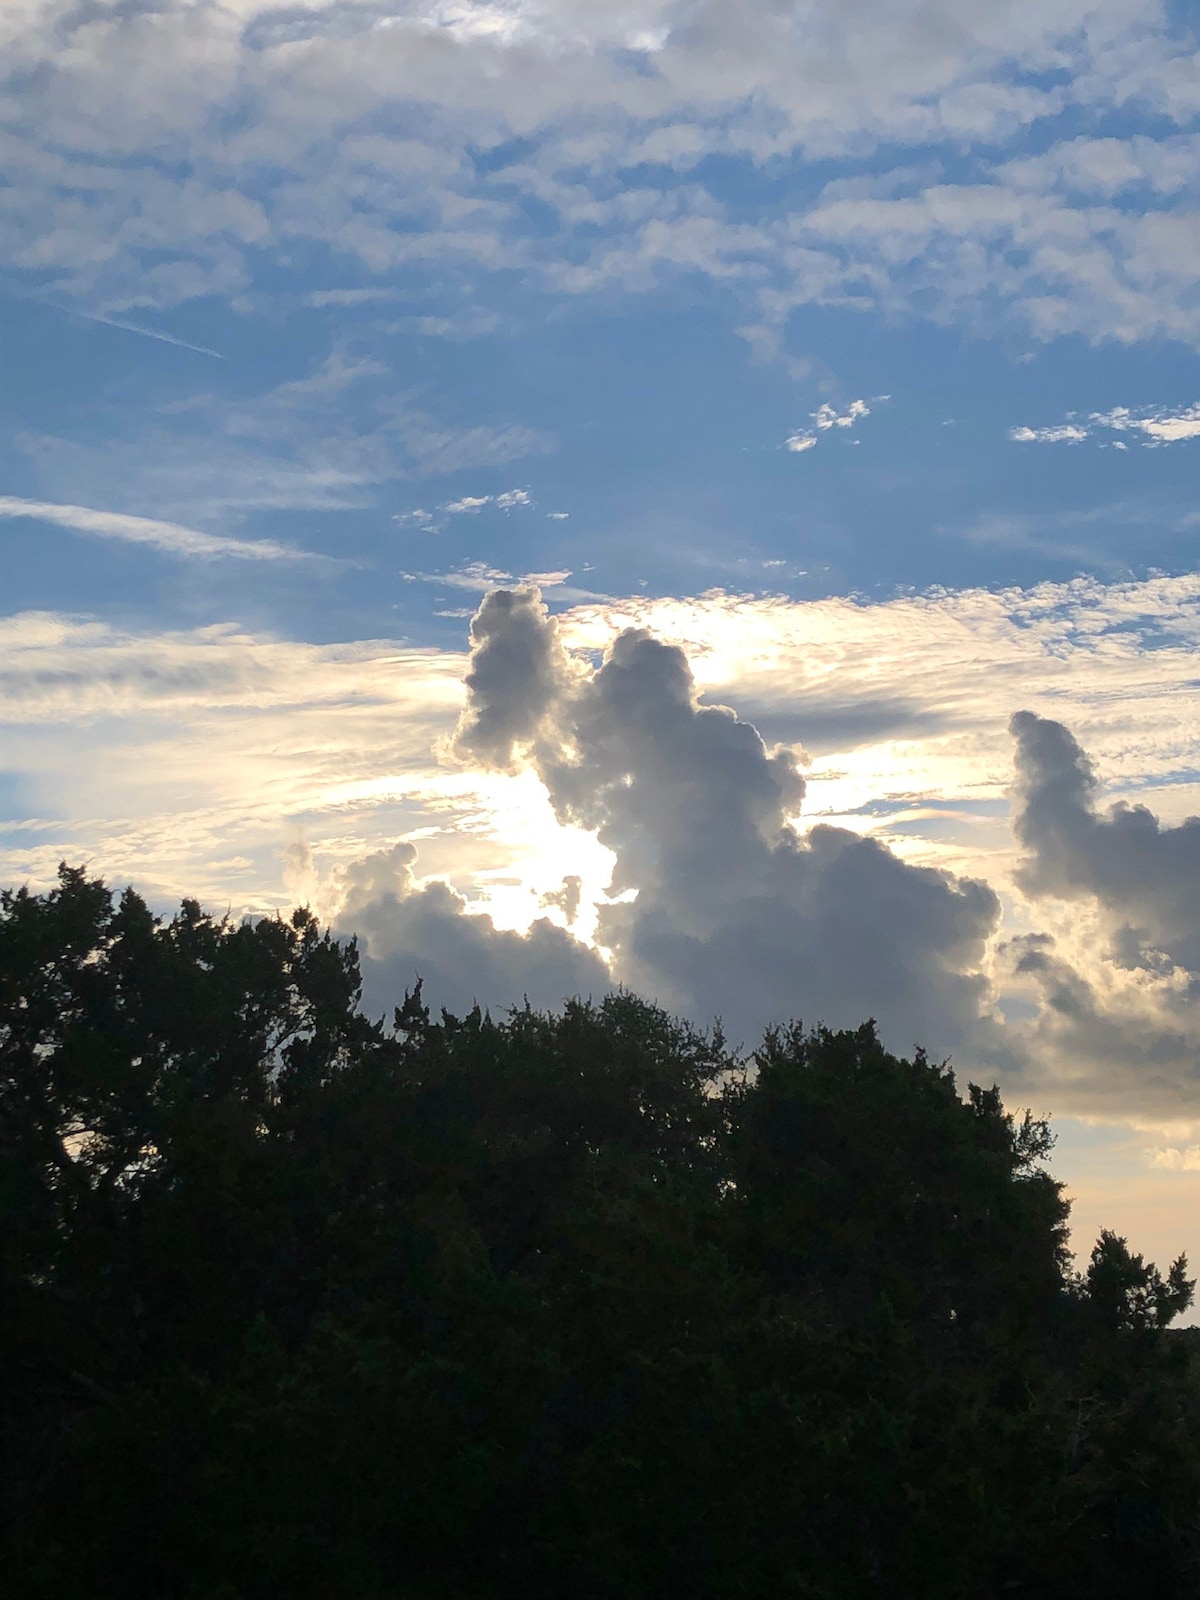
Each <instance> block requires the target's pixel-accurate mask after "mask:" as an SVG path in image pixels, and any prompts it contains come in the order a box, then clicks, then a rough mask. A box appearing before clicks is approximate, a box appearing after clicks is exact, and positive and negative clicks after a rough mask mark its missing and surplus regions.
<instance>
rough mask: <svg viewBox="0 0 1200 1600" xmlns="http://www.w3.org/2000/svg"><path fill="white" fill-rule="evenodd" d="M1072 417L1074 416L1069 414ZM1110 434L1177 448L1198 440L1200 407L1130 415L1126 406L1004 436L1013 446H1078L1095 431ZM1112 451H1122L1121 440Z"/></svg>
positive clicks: (1149, 409)
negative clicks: (1179, 445) (1126, 434)
mask: <svg viewBox="0 0 1200 1600" xmlns="http://www.w3.org/2000/svg"><path fill="white" fill-rule="evenodd" d="M1069 415H1071V416H1072V417H1074V413H1073V412H1071V413H1069ZM1100 429H1104V430H1107V431H1109V432H1112V433H1133V434H1141V435H1142V440H1141V442H1142V443H1143V444H1145V445H1148V446H1151V447H1154V446H1158V445H1164V444H1179V443H1181V442H1183V441H1184V440H1188V439H1200V404H1196V405H1192V406H1182V407H1180V408H1178V409H1177V410H1172V409H1171V408H1169V407H1162V406H1159V407H1155V406H1146V407H1143V408H1141V410H1140V411H1138V412H1135V411H1131V410H1130V409H1129V407H1128V406H1115V407H1114V408H1113V409H1112V410H1111V411H1093V412H1091V413H1090V415H1089V416H1088V418H1087V420H1086V422H1079V421H1071V422H1065V423H1059V424H1058V425H1056V426H1053V427H1048V428H1029V427H1020V428H1010V429H1009V430H1008V436H1009V438H1010V439H1012V440H1014V441H1015V442H1016V443H1017V444H1079V443H1081V442H1082V441H1083V440H1084V439H1087V438H1090V437H1091V436H1092V435H1093V434H1094V433H1096V432H1097V430H1100ZM1114 448H1116V449H1119V450H1124V449H1125V445H1124V443H1123V442H1122V441H1121V440H1117V441H1115V442H1114Z"/></svg>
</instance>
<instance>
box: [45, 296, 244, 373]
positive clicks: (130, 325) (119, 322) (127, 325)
mask: <svg viewBox="0 0 1200 1600" xmlns="http://www.w3.org/2000/svg"><path fill="white" fill-rule="evenodd" d="M43 304H45V305H49V304H51V302H50V301H48V300H47V301H44V302H43ZM57 309H58V310H60V311H67V312H68V314H69V315H70V316H73V317H83V318H85V319H86V320H87V321H88V322H102V323H103V324H104V326H105V327H106V328H122V329H124V331H125V332H126V333H140V334H141V335H142V336H143V337H144V338H146V339H159V340H161V341H162V343H163V344H175V345H178V346H179V348H180V349H181V350H194V351H195V352H196V354H197V355H201V356H213V357H215V358H216V360H218V361H224V359H225V357H224V356H223V355H222V354H221V352H220V351H219V350H210V349H209V347H208V345H206V344H192V342H191V340H189V339H177V338H176V337H175V335H174V334H173V333H160V332H159V330H158V329H157V328H143V327H142V325H141V324H140V323H138V322H126V321H125V320H124V318H122V317H102V316H100V315H99V314H98V313H97V312H95V311H79V310H77V309H76V308H75V307H74V306H70V307H68V306H59V307H57Z"/></svg>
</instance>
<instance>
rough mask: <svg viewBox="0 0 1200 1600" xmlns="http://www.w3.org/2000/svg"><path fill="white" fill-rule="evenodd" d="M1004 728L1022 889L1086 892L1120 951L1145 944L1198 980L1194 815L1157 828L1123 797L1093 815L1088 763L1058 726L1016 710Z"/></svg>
mask: <svg viewBox="0 0 1200 1600" xmlns="http://www.w3.org/2000/svg"><path fill="white" fill-rule="evenodd" d="M1012 732H1013V737H1014V738H1015V740H1016V746H1017V753H1016V769H1017V783H1016V791H1015V795H1016V804H1015V810H1014V816H1013V829H1014V832H1015V834H1016V837H1017V839H1018V841H1019V842H1020V844H1021V845H1022V846H1023V847H1024V849H1025V850H1026V852H1027V854H1026V857H1025V860H1024V862H1023V863H1022V866H1021V869H1020V872H1019V877H1018V881H1019V883H1020V886H1021V888H1022V889H1023V890H1024V891H1025V893H1026V894H1028V895H1031V896H1035V897H1036V896H1041V895H1055V896H1057V897H1059V898H1061V899H1078V898H1082V897H1091V898H1094V899H1095V900H1097V901H1099V903H1100V904H1101V905H1102V906H1103V907H1104V908H1105V909H1106V910H1107V911H1109V912H1111V913H1112V914H1113V915H1114V916H1115V917H1116V918H1118V919H1119V920H1120V927H1121V931H1122V934H1123V935H1124V938H1123V941H1122V943H1123V948H1124V949H1125V950H1126V951H1127V952H1128V951H1130V950H1135V951H1136V949H1138V948H1141V947H1142V946H1148V947H1149V948H1150V949H1152V950H1153V951H1158V952H1161V953H1163V954H1165V955H1167V956H1169V957H1170V959H1171V960H1172V961H1173V962H1174V963H1175V964H1176V965H1178V966H1181V967H1183V968H1185V969H1186V970H1187V971H1188V972H1190V973H1194V974H1196V976H1197V978H1200V817H1188V818H1186V819H1185V820H1184V821H1182V822H1181V823H1180V824H1179V825H1178V826H1177V827H1167V828H1164V827H1163V826H1162V825H1161V824H1160V822H1159V819H1158V818H1157V817H1156V816H1155V815H1154V813H1153V812H1152V811H1151V810H1150V809H1149V808H1148V807H1147V806H1145V805H1140V804H1138V805H1130V804H1129V803H1128V802H1127V801H1123V800H1118V801H1116V802H1115V803H1114V804H1113V805H1111V806H1110V807H1109V808H1108V810H1107V811H1106V812H1103V813H1101V812H1099V811H1097V809H1096V796H1097V791H1098V783H1097V779H1096V773H1095V768H1094V767H1093V765H1092V763H1091V761H1090V760H1089V759H1088V757H1087V755H1086V754H1085V753H1084V751H1083V749H1082V748H1081V747H1080V745H1079V743H1078V742H1077V740H1076V739H1075V738H1074V736H1073V735H1072V734H1071V732H1070V731H1069V730H1068V729H1067V728H1066V727H1064V726H1063V724H1062V723H1061V722H1055V721H1052V720H1050V719H1049V718H1045V717H1038V716H1035V715H1034V714H1033V713H1032V712H1029V711H1022V712H1018V713H1017V714H1016V715H1015V716H1014V717H1013V719H1012ZM1134 958H1135V959H1136V957H1134Z"/></svg>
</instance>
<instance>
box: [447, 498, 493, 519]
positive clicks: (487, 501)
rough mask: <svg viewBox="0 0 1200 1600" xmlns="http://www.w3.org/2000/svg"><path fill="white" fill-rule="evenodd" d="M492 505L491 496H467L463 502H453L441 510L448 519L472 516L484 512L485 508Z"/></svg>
mask: <svg viewBox="0 0 1200 1600" xmlns="http://www.w3.org/2000/svg"><path fill="white" fill-rule="evenodd" d="M491 503H492V497H491V495H490V494H483V495H465V496H464V497H463V498H462V499H461V500H451V501H449V502H448V503H447V504H446V505H444V506H442V507H441V508H440V509H441V510H442V511H444V512H445V513H446V515H447V516H448V517H461V516H472V515H474V513H475V512H477V511H482V510H483V508H484V506H489V505H491Z"/></svg>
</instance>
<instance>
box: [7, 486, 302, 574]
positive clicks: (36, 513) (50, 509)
mask: <svg viewBox="0 0 1200 1600" xmlns="http://www.w3.org/2000/svg"><path fill="white" fill-rule="evenodd" d="M0 517H17V518H28V519H29V520H30V521H32V522H49V523H51V524H53V525H54V526H56V527H59V528H68V529H70V530H71V532H72V533H82V534H86V535H87V536H88V537H89V538H93V539H116V540H119V541H121V542H123V543H126V544H144V545H149V546H150V547H151V548H152V549H154V550H161V551H163V552H164V553H165V554H167V555H172V556H179V557H181V558H184V559H190V560H199V561H213V560H221V559H225V560H229V559H233V560H237V561H313V560H320V559H323V558H321V557H317V556H313V555H311V554H309V553H308V552H307V551H304V550H296V549H293V548H292V546H291V545H286V544H279V543H277V542H276V541H275V540H274V539H227V538H225V537H223V536H222V535H220V534H215V533H200V532H198V531H197V530H196V529H195V528H185V527H183V526H182V525H181V524H179V523H177V522H160V521H158V520H157V519H156V518H153V517H134V516H130V515H128V514H127V513H125V512H122V511H97V510H94V509H93V508H92V507H90V506H70V505H57V504H53V503H51V502H49V501H45V500H23V499H20V498H19V497H17V496H15V495H0Z"/></svg>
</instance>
